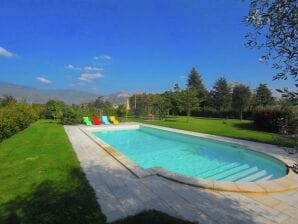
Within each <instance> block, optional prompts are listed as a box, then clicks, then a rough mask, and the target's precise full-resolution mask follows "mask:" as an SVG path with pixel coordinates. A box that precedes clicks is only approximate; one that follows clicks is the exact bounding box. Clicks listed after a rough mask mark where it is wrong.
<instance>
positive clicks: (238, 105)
mask: <svg viewBox="0 0 298 224" xmlns="http://www.w3.org/2000/svg"><path fill="white" fill-rule="evenodd" d="M250 95H251V92H250V89H249V87H248V86H245V85H243V84H237V85H235V86H234V88H233V93H232V107H233V109H234V110H235V111H238V112H240V120H242V112H243V111H244V110H245V109H246V108H247V107H248V106H249V103H250Z"/></svg>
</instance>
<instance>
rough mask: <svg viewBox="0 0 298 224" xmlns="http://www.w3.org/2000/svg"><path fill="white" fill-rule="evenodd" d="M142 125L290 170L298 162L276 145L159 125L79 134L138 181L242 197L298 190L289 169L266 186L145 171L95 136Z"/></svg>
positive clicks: (126, 125) (85, 130)
mask: <svg viewBox="0 0 298 224" xmlns="http://www.w3.org/2000/svg"><path fill="white" fill-rule="evenodd" d="M140 125H141V126H146V127H152V128H157V129H160V130H166V131H171V132H176V133H181V134H187V135H192V136H197V137H203V138H207V139H212V140H215V141H222V142H226V143H231V144H236V145H241V146H244V147H246V148H248V149H249V150H252V151H254V152H256V153H259V154H263V155H264V154H265V156H267V157H271V158H273V159H275V160H278V161H280V162H282V163H284V164H286V165H287V166H290V165H292V164H293V162H295V161H297V158H298V156H297V155H293V157H295V158H289V156H288V155H286V154H285V152H284V150H283V149H282V148H280V147H277V146H274V145H270V144H263V143H257V142H251V141H247V140H239V139H233V138H227V137H220V136H215V135H209V134H203V133H197V132H191V131H185V130H179V129H174V128H167V127H161V126H156V125H148V124H141V123H135V122H133V123H124V124H120V125H117V126H114V125H113V126H112V125H107V126H92V127H86V126H81V127H80V130H81V131H82V132H83V133H85V134H86V135H87V136H88V137H89V138H90V139H91V140H93V141H94V142H95V143H96V144H97V145H99V146H100V147H101V148H103V149H104V150H105V151H106V152H107V153H109V154H110V155H111V156H112V157H113V158H115V159H116V160H117V161H118V162H120V163H121V164H122V165H123V166H124V167H126V168H127V169H128V170H129V171H130V172H131V173H133V174H134V175H135V176H136V177H138V178H145V177H147V176H152V175H158V176H161V177H163V178H166V179H169V180H172V181H175V182H178V183H182V184H187V185H190V186H194V187H200V188H206V189H211V190H217V191H228V192H241V193H272V192H283V191H290V190H294V189H298V175H297V174H295V173H294V172H293V171H292V170H291V169H289V172H288V174H287V175H285V176H283V177H281V178H278V179H274V180H271V181H264V182H227V181H215V180H207V179H202V178H194V177H187V176H184V175H181V174H177V173H174V172H172V171H169V170H166V169H164V168H161V167H154V168H151V169H143V168H142V167H140V166H138V165H137V164H136V163H134V162H133V161H132V160H130V159H129V158H127V157H126V156H125V155H123V154H122V153H121V152H119V151H118V150H116V149H115V148H113V147H111V146H110V145H108V144H107V143H105V142H104V141H102V140H100V139H99V138H97V137H96V136H95V135H94V134H93V133H92V132H96V131H100V130H119V129H135V128H138V127H139V126H140Z"/></svg>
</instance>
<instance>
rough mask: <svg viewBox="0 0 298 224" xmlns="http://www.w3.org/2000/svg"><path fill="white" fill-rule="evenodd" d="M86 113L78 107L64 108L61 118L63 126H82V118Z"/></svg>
mask: <svg viewBox="0 0 298 224" xmlns="http://www.w3.org/2000/svg"><path fill="white" fill-rule="evenodd" d="M83 116H86V115H84V112H83V110H82V109H81V108H79V107H78V106H64V107H63V115H62V117H61V123H62V124H80V123H82V117H83Z"/></svg>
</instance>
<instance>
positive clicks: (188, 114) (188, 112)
mask: <svg viewBox="0 0 298 224" xmlns="http://www.w3.org/2000/svg"><path fill="white" fill-rule="evenodd" d="M189 117H190V110H189V109H188V110H187V123H188V122H189Z"/></svg>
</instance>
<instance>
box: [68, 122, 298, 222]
mask: <svg viewBox="0 0 298 224" xmlns="http://www.w3.org/2000/svg"><path fill="white" fill-rule="evenodd" d="M82 127H84V126H65V127H64V128H65V131H66V133H67V134H68V137H69V140H70V142H71V143H72V145H73V148H74V150H75V152H76V154H77V157H78V159H79V161H80V164H81V167H82V169H83V170H84V172H85V174H86V176H87V179H88V180H89V182H90V184H91V186H92V187H93V188H94V191H95V193H96V196H97V201H98V203H99V204H100V206H101V209H102V212H103V213H104V214H105V215H106V217H107V221H108V222H112V221H115V220H118V219H122V218H125V217H127V216H129V215H135V214H137V213H139V212H141V211H143V210H150V209H155V210H159V211H161V212H164V213H167V214H169V215H172V216H175V217H178V218H182V219H185V220H189V221H193V222H197V223H221V224H222V223H287V224H290V223H297V220H298V190H292V191H286V192H278V193H239V192H224V191H214V190H209V189H203V188H198V187H192V186H189V185H185V184H181V183H177V182H175V181H171V180H168V179H166V178H164V177H161V176H158V175H150V176H146V177H142V178H139V177H137V176H135V175H134V174H133V173H132V172H131V171H129V170H128V169H127V168H126V167H125V166H123V165H122V164H121V163H120V162H119V161H118V160H116V159H115V158H114V157H113V156H111V155H110V154H109V153H107V152H106V151H105V150H104V149H102V148H101V147H100V146H99V145H98V144H96V143H95V142H94V141H93V140H92V139H90V138H88V137H87V136H86V134H85V133H84V132H82V130H81V129H80V128H82ZM263 145H265V144H263ZM268 147H269V148H268ZM267 148H268V150H270V145H267ZM275 148H276V147H275ZM274 153H275V154H280V155H279V156H282V157H285V158H284V159H288V160H291V161H293V160H294V161H297V154H295V155H294V156H287V155H286V154H285V153H284V152H283V151H282V150H281V152H280V153H279V152H277V151H276V150H275V151H274Z"/></svg>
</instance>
